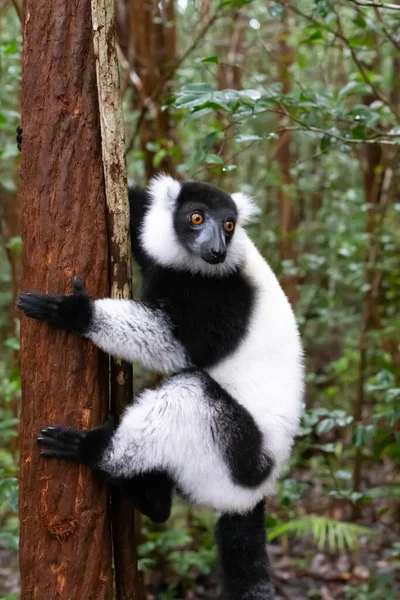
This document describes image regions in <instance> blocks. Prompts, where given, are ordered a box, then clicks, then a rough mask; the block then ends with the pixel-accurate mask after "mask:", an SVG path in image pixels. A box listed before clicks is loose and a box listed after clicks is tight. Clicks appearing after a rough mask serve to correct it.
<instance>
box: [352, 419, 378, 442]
mask: <svg viewBox="0 0 400 600" xmlns="http://www.w3.org/2000/svg"><path fill="white" fill-rule="evenodd" d="M375 435H376V425H375V424H374V423H369V424H368V425H363V424H361V423H358V424H357V427H356V430H355V432H354V436H353V442H354V445H355V446H356V448H363V447H365V446H366V445H367V444H368V442H369V441H371V440H372V439H373V438H374V437H375Z"/></svg>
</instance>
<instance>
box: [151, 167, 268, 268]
mask: <svg viewBox="0 0 400 600" xmlns="http://www.w3.org/2000/svg"><path fill="white" fill-rule="evenodd" d="M180 190H181V186H180V183H179V182H178V181H176V180H175V179H172V177H169V176H168V175H159V176H158V177H155V178H154V179H152V180H151V182H150V185H149V192H150V196H151V197H152V204H151V206H150V208H149V210H148V211H147V214H146V216H145V219H144V223H143V226H142V231H141V241H142V244H143V248H144V249H145V251H146V252H147V254H148V255H149V256H150V257H151V258H153V259H154V260H155V261H156V262H157V263H158V264H160V265H162V266H164V267H173V268H175V269H182V270H185V269H186V270H187V269H188V270H190V271H191V272H192V273H202V274H204V275H213V276H214V275H215V276H221V275H227V274H229V273H231V272H232V271H234V270H235V269H236V268H237V267H238V266H239V265H241V264H242V263H243V260H244V255H245V243H246V234H245V233H244V231H243V229H242V227H241V225H242V224H244V223H247V222H248V221H249V220H250V219H251V217H252V216H253V215H254V214H256V212H257V210H258V209H257V207H256V205H255V204H254V202H253V200H252V199H251V198H250V197H249V196H245V195H244V194H241V193H237V194H232V200H233V201H234V202H235V204H236V206H237V209H238V222H237V225H236V229H235V234H234V236H233V238H232V241H231V243H230V244H229V246H228V252H227V256H226V259H225V261H224V262H223V263H222V264H217V265H209V264H208V263H206V262H205V261H204V260H202V259H201V258H200V257H199V256H194V255H193V254H191V253H190V252H188V251H187V250H186V248H185V247H184V246H182V245H181V244H180V243H179V240H178V238H177V236H176V233H175V229H174V224H173V209H174V206H175V203H176V200H177V198H178V196H179V193H180Z"/></svg>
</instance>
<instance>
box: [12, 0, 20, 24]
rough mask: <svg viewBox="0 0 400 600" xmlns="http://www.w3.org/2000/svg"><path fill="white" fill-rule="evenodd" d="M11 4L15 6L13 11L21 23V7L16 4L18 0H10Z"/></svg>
mask: <svg viewBox="0 0 400 600" xmlns="http://www.w3.org/2000/svg"><path fill="white" fill-rule="evenodd" d="M12 5H13V7H14V8H15V12H16V13H17V15H18V19H19V20H20V22H21V23H22V9H21V7H20V5H19V4H18V1H17V0H12Z"/></svg>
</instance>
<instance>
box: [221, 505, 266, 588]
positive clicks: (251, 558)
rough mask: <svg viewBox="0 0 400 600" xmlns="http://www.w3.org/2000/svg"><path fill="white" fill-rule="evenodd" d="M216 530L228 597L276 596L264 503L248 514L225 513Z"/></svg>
mask: <svg viewBox="0 0 400 600" xmlns="http://www.w3.org/2000/svg"><path fill="white" fill-rule="evenodd" d="M216 533H217V542H218V551H219V557H220V563H221V569H222V576H223V585H224V590H223V592H224V593H223V598H224V600H273V599H274V598H275V593H274V588H273V586H272V583H271V576H270V568H269V562H268V555H267V550H266V542H267V540H266V531H265V522H264V503H263V502H260V503H259V504H257V506H256V507H255V508H254V509H253V510H252V511H250V512H248V513H246V514H244V515H240V514H232V515H230V514H225V515H222V517H221V518H220V519H219V521H218V524H217V532H216Z"/></svg>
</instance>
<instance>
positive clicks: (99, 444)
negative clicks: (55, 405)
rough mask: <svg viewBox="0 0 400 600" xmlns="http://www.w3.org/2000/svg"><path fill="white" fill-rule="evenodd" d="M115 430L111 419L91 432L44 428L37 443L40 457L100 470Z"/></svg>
mask: <svg viewBox="0 0 400 600" xmlns="http://www.w3.org/2000/svg"><path fill="white" fill-rule="evenodd" d="M114 429H115V425H114V419H113V417H110V418H109V419H108V421H107V423H105V424H104V425H101V426H100V427H96V428H95V429H91V430H89V431H78V430H76V429H68V428H66V427H60V426H59V425H52V426H51V427H44V428H43V429H42V430H41V432H40V435H39V436H38V437H37V441H38V443H39V444H40V446H41V449H40V455H41V456H43V457H45V458H59V459H62V460H73V461H78V462H80V463H83V464H85V465H87V466H89V467H91V468H92V469H100V463H101V459H102V457H103V454H104V451H105V450H106V448H107V446H108V444H109V442H110V440H111V437H112V435H113V432H114Z"/></svg>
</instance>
